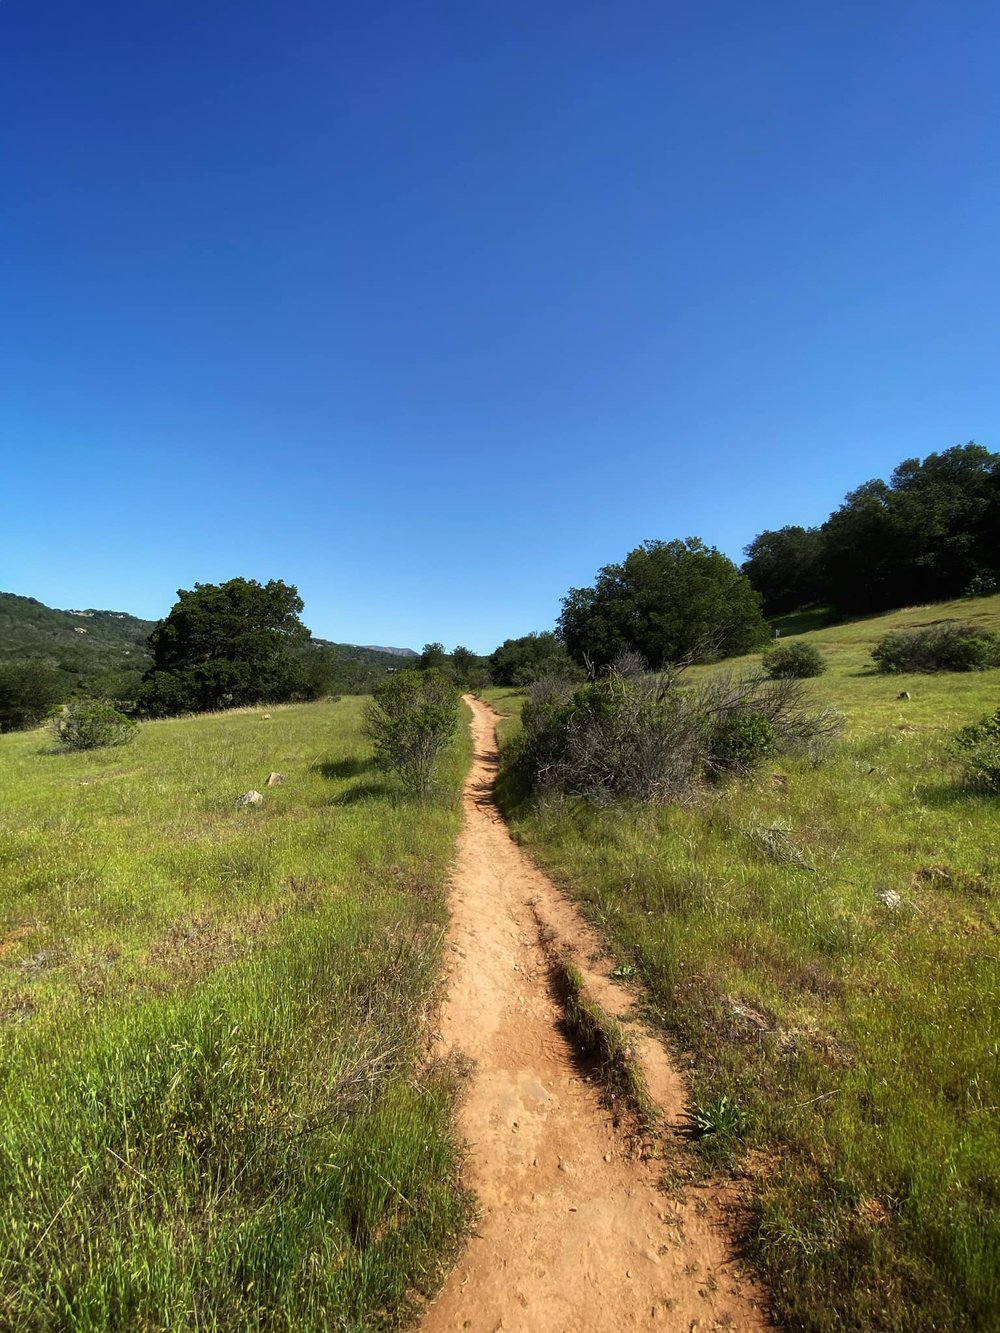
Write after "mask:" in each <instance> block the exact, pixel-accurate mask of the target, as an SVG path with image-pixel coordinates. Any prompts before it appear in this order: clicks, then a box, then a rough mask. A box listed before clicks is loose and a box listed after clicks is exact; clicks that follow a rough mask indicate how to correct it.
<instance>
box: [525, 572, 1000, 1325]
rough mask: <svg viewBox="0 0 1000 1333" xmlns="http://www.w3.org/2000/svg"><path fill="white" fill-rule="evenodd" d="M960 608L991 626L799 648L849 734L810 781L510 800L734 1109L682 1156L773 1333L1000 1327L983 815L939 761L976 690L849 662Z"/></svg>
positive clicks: (872, 631) (837, 637) (770, 774)
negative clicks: (738, 1210)
mask: <svg viewBox="0 0 1000 1333" xmlns="http://www.w3.org/2000/svg"><path fill="white" fill-rule="evenodd" d="M970 607H971V609H972V610H973V611H974V612H975V614H976V616H977V618H979V619H980V620H981V621H982V623H984V624H986V625H991V624H992V625H996V623H997V622H1000V598H989V599H980V600H979V601H978V602H975V603H971V604H970V603H965V602H963V603H959V604H958V605H957V606H956V607H955V608H950V607H946V608H937V607H934V608H917V609H914V610H912V611H910V612H905V613H897V614H896V615H894V616H886V617H882V618H879V619H878V620H870V621H865V622H860V623H859V624H855V625H845V626H837V627H833V628H830V629H826V630H822V631H820V632H818V633H811V634H808V635H806V636H804V637H805V638H806V639H807V640H808V641H811V642H813V643H815V644H816V645H817V647H819V648H820V649H821V651H823V652H824V653H825V654H826V655H827V656H828V659H829V661H830V671H829V673H828V674H827V675H826V676H824V677H822V678H821V679H820V680H817V681H815V682H813V683H810V686H809V689H810V691H811V693H812V695H813V697H814V698H815V699H816V701H817V702H830V703H833V704H834V705H836V706H837V707H839V708H841V709H842V710H843V711H844V712H845V713H846V715H847V717H848V720H849V723H850V732H849V735H848V738H847V739H846V740H845V741H844V742H843V744H842V745H841V747H840V748H839V750H838V752H837V753H836V754H835V756H834V757H833V758H831V759H830V760H828V761H827V762H826V763H824V764H822V765H820V766H819V767H814V766H813V765H812V764H811V763H809V762H807V761H805V760H796V759H782V760H781V761H780V762H778V763H774V764H771V765H769V766H768V767H767V768H766V769H765V770H764V771H763V773H762V774H761V776H760V777H759V778H758V779H755V780H754V781H752V782H750V783H743V784H738V783H734V784H731V785H729V786H726V787H724V788H723V789H722V790H721V791H716V792H711V793H709V792H706V793H704V794H703V795H702V796H701V797H700V798H699V799H698V800H696V801H693V802H690V803H687V804H684V805H682V806H674V807H666V808H650V807H643V806H630V807H627V806H626V807H622V806H619V807H617V808H613V809H608V810H595V809H593V808H592V807H590V806H588V805H586V804H585V803H583V802H580V801H572V800H571V801H562V802H559V803H551V802H550V803H548V804H544V803H543V804H536V805H527V804H525V803H523V801H522V802H521V803H520V804H519V803H518V801H517V794H516V792H510V793H509V812H510V814H511V817H512V819H513V822H514V826H515V830H516V832H517V835H518V837H519V838H520V839H521V840H522V841H523V842H524V843H526V844H527V845H528V846H529V847H530V848H531V850H532V852H533V854H534V855H535V856H536V857H537V858H538V859H539V860H540V861H541V862H542V863H543V864H545V865H546V866H547V867H548V868H549V869H550V870H551V871H552V872H554V873H555V874H556V875H557V876H558V877H559V878H560V879H561V880H562V881H563V882H564V883H565V884H566V885H567V886H568V887H569V889H570V890H571V892H573V893H574V894H575V895H577V896H578V898H579V899H580V901H581V903H582V904H583V906H584V908H585V910H586V911H587V913H588V915H589V916H590V917H591V919H592V920H593V921H594V922H595V923H597V924H598V925H599V926H600V927H601V928H602V929H603V931H604V932H605V936H606V938H607V940H608V942H609V944H610V946H611V947H612V948H613V949H614V950H615V951H616V952H617V953H618V954H619V956H621V957H623V958H626V959H628V961H629V962H631V963H632V964H634V966H635V967H636V969H637V973H638V975H639V976H640V977H641V979H642V981H643V982H644V984H645V992H646V996H647V1003H648V1008H649V1011H650V1013H651V1015H652V1016H653V1017H654V1018H656V1019H657V1020H658V1021H659V1022H660V1023H661V1024H662V1025H663V1026H664V1028H665V1029H666V1030H667V1031H668V1032H670V1033H671V1034H673V1035H674V1036H675V1037H676V1038H677V1039H678V1040H679V1042H680V1043H682V1045H683V1047H684V1048H685V1049H686V1050H687V1051H689V1052H690V1053H691V1055H692V1058H693V1064H692V1078H693V1097H694V1103H695V1108H696V1109H697V1108H698V1107H702V1108H710V1107H712V1106H717V1105H719V1104H721V1101H722V1099H723V1098H726V1099H728V1101H727V1103H726V1104H727V1105H729V1104H732V1105H733V1106H734V1107H736V1108H738V1109H739V1111H740V1113H741V1114H740V1116H739V1124H740V1126H741V1132H740V1133H739V1134H735V1135H734V1134H727V1135H723V1136H716V1135H708V1136H706V1137H705V1138H704V1139H703V1140H702V1143H703V1145H704V1148H705V1151H706V1153H707V1154H708V1158H709V1161H710V1162H711V1163H712V1164H713V1165H716V1166H718V1165H721V1166H723V1167H726V1168H728V1169H730V1170H732V1171H734V1172H735V1173H736V1174H737V1175H738V1176H739V1177H740V1178H741V1179H742V1183H743V1189H744V1192H745V1195H746V1197H747V1199H748V1202H749V1204H750V1207H751V1220H750V1225H749V1231H748V1235H747V1238H746V1239H747V1243H748V1245H749V1246H750V1248H751V1250H752V1252H753V1253H754V1255H755V1256H756V1259H757V1261H758V1263H759V1265H760V1267H761V1269H762V1271H763V1273H764V1274H765V1276H766V1277H767V1279H768V1280H769V1282H770V1283H771V1285H772V1288H773V1290H774V1292H775V1295H776V1304H777V1308H776V1313H777V1315H778V1317H779V1319H780V1320H781V1321H782V1322H783V1323H785V1324H786V1326H788V1327H791V1328H796V1329H807V1330H815V1331H816V1333H820V1331H822V1333H832V1330H841V1329H857V1330H870V1329H876V1330H882V1329H884V1330H890V1329H891V1330H900V1331H902V1330H932V1329H933V1330H946V1329H947V1330H952V1329H954V1330H958V1329H972V1328H976V1329H979V1328H982V1329H987V1328H997V1327H1000V1111H998V1107H1000V948H998V941H997V936H998V933H1000V806H998V804H997V799H996V797H992V798H990V797H985V796H982V795H979V794H977V793H975V792H974V791H971V790H968V789H966V788H964V787H963V786H962V782H961V776H960V769H959V768H958V766H957V765H956V763H955V757H954V753H953V750H952V741H951V737H952V735H953V732H954V729H955V728H956V727H958V726H960V725H961V724H962V723H965V722H969V721H972V720H974V719H976V718H978V717H980V716H982V715H983V714H985V713H987V712H989V711H993V709H994V708H995V707H996V704H997V702H1000V672H997V671H991V672H986V673H983V674H982V675H978V676H975V677H969V676H961V677H952V676H949V677H943V676H942V677H927V676H920V677H893V678H892V679H891V680H887V679H886V678H885V677H878V676H875V675H874V674H872V669H871V666H870V662H869V659H868V648H869V647H870V645H871V644H872V643H874V642H875V641H876V640H877V638H879V637H880V636H881V634H882V633H884V632H885V631H886V630H887V629H891V628H896V627H897V626H899V625H901V624H902V625H905V624H914V623H919V622H920V621H925V622H926V621H930V620H932V619H936V618H940V617H941V616H942V615H948V614H954V615H956V616H959V617H962V618H971V617H970V616H969V611H970ZM728 665H729V664H727V666H728ZM901 689H906V690H908V691H909V692H910V693H911V695H912V698H910V699H900V698H899V697H898V695H899V693H900V691H901ZM500 703H501V706H502V707H503V708H504V709H505V711H507V712H510V713H512V714H515V715H516V699H515V698H513V697H512V696H511V695H510V693H509V692H504V693H503V694H501V695H500ZM514 727H516V716H515V717H512V719H511V721H510V722H508V723H507V724H506V728H507V734H508V735H509V734H510V732H511V729H512V728H514ZM894 894H898V895H899V897H898V901H897V900H896V899H895V898H894V897H893V896H892V895H894Z"/></svg>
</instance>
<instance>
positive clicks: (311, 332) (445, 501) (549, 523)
mask: <svg viewBox="0 0 1000 1333" xmlns="http://www.w3.org/2000/svg"><path fill="white" fill-rule="evenodd" d="M998 68H1000V6H998V5H997V4H996V3H995V0H989V3H986V2H983V3H971V2H965V3H963V0H952V2H951V3H948V4H945V3H943V2H940V0H939V2H938V3H933V4H929V3H921V0H905V3H903V2H900V3H889V2H883V3H879V2H878V0H875V2H874V3H873V2H872V0H864V2H863V3H862V2H860V0H859V2H857V3H855V2H852V0H846V2H845V3H838V4H836V5H820V4H802V3H801V0H796V3H791V2H790V0H788V2H785V0H782V2H781V3H775V2H772V0H760V3H755V4H747V3H746V0H698V3H695V2H694V0H688V2H687V3H684V2H681V3H671V4H667V3H663V0H660V2H659V3H655V4H653V3H644V2H629V0H625V3H621V4H617V5H610V4H608V3H601V4H595V3H587V0H573V3H562V2H561V0H559V2H558V3H553V2H551V0H530V2H529V0H507V2H506V3H504V4H502V5H500V4H479V3H475V2H471V3H470V0H462V2H459V0H449V3H441V2H439V0H427V2H426V3H422V4H414V3H412V0H409V2H408V3H394V2H393V3H389V2H386V3H378V2H377V0H376V2H375V3H372V2H371V0H369V2H368V3H364V4H362V3H353V2H347V0H343V2H342V3H336V4H330V3H329V2H328V0H327V2H326V3H320V2H319V0H286V3H283V4H280V5H279V4H277V3H275V2H274V0H270V2H269V3H262V2H261V0H212V3H210V4H205V3H204V0H197V2H195V0H171V2H170V3H169V4H167V3H156V0H143V2H142V3H136V0H127V2H126V0H103V2H102V3H100V4H95V3H93V2H91V3H89V4H84V3H70V2H69V0H30V3H29V0H4V3H3V4H2V5H0V115H2V124H3V131H2V137H0V453H2V457H3V466H2V473H0V475H2V477H3V483H4V487H5V491H6V494H5V497H4V506H3V522H2V527H0V588H3V589H5V590H9V591H14V592H20V593H25V594H28V595H33V596H36V597H38V598H40V599H41V600H43V601H45V602H48V603H49V604H53V605H60V606H78V605H94V606H107V607H114V608H121V609H127V610H130V611H133V612H135V613H137V614H140V615H147V616H157V615H161V614H165V612H166V611H167V610H168V609H169V606H170V605H171V603H172V601H173V599H174V593H175V590H176V589H177V588H179V587H190V586H191V585H192V584H193V583H194V582H195V581H200V582H215V581H218V580H221V579H225V578H228V577H231V576H233V575H237V574H239V575H244V576H247V577H258V578H261V579H267V578H271V577H275V578H284V579H286V580H288V581H290V582H294V583H296V584H297V585H298V587H299V590H300V592H301V594H302V596H303V597H304V599H305V602H306V613H305V617H304V618H305V620H306V623H307V624H309V625H310V627H311V628H312V629H313V630H314V632H315V633H317V634H320V635H322V636H324V637H329V638H334V639H341V640H350V641H354V642H366V643H367V642H382V643H397V644H406V645H412V646H414V647H420V645H421V644H422V643H423V642H425V641H426V640H432V639H440V640H442V641H443V642H444V643H445V644H446V645H447V646H448V647H451V646H453V645H454V644H456V643H464V644H467V645H468V646H470V647H472V648H474V649H477V650H479V651H489V650H490V649H491V648H493V647H494V646H495V645H496V644H497V643H498V642H499V641H500V640H502V639H503V638H506V637H507V636H509V635H516V634H521V633H525V632H527V631H528V630H532V629H541V628H548V627H550V626H551V625H552V623H553V620H554V618H555V616H556V615H557V613H558V609H559V599H560V597H561V596H562V595H563V594H564V593H565V592H566V590H567V589H568V588H569V587H570V586H572V585H575V584H581V583H589V582H590V581H591V580H592V579H593V576H594V574H595V573H596V571H597V569H598V567H599V566H601V565H602V564H604V563H606V562H608V561H611V560H617V559H620V558H621V557H622V556H624V554H625V553H626V552H627V551H628V550H629V549H631V548H632V547H633V546H635V545H637V544H638V543H639V542H640V541H642V540H644V539H645V538H650V537H659V538H664V539H669V538H672V537H676V536H681V537H685V536H689V535H699V536H701V537H703V538H704V539H705V540H706V541H708V542H710V543H712V544H714V545H717V546H719V547H720V548H721V549H722V550H724V551H726V552H727V553H728V554H729V555H731V556H733V557H734V558H736V559H739V558H740V554H741V548H742V547H743V546H744V545H745V544H746V543H747V542H748V541H750V540H751V539H752V538H753V536H754V535H755V534H756V533H757V532H759V531H761V530H762V529H763V528H767V527H778V526H781V525H782V524H784V523H790V522H802V523H810V522H818V521H822V519H823V518H825V517H826V515H827V514H828V513H829V511H830V510H831V508H833V507H835V506H836V504H837V503H839V501H840V499H841V497H842V496H843V494H844V492H845V491H846V490H848V489H849V488H851V487H853V486H854V485H857V484H859V483H860V482H862V481H864V480H867V479H868V478H869V477H872V476H878V475H886V474H887V473H888V472H889V471H890V470H891V468H892V467H893V466H894V465H895V464H896V463H897V462H899V461H900V460H901V459H903V458H905V457H908V456H912V455H924V454H926V453H928V452H930V451H932V450H935V449H943V448H947V447H948V446H949V445H951V444H955V443H959V442H964V441H966V440H969V439H976V440H978V441H979V442H980V443H983V444H986V445H988V446H990V447H992V448H1000V430H998V429H997V425H998V420H1000V365H998V352H1000V299H998V297H1000V291H998V287H1000V281H998V280H1000V235H998V225H997V224H998V217H1000V151H998V144H1000V80H998V79H997V77H996V71H997V69H998Z"/></svg>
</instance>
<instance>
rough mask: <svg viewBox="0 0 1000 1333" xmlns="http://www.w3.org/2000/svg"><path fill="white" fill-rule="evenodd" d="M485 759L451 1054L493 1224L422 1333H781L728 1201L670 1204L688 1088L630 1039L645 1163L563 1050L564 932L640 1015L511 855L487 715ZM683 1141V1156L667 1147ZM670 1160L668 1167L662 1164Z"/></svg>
mask: <svg viewBox="0 0 1000 1333" xmlns="http://www.w3.org/2000/svg"><path fill="white" fill-rule="evenodd" d="M467 702H468V704H469V706H470V707H471V708H472V711H473V740H474V745H475V758H474V761H473V767H472V770H471V772H470V775H469V779H468V782H467V785H466V790H465V813H466V818H465V827H464V829H463V832H462V835H461V838H460V841H459V846H458V858H457V862H456V867H455V872H454V878H453V885H452V895H451V911H452V920H451V926H450V931H449V941H448V945H449V953H448V959H449V974H448V985H447V995H446V1000H445V1003H444V1006H443V1011H442V1015H441V1034H440V1042H439V1046H440V1050H441V1052H442V1053H447V1052H450V1051H456V1050H457V1051H460V1052H462V1053H463V1054H464V1055H466V1056H468V1057H470V1058H471V1060H472V1061H473V1063H474V1068H473V1073H472V1076H471V1079H470V1084H469V1087H468V1089H467V1092H466V1095H465V1098H464V1101H463V1104H462V1106H461V1108H460V1113H459V1125H460V1130H461V1133H462V1134H463V1136H464V1138H465V1140H466V1143H467V1145H468V1159H467V1164H466V1173H465V1178H466V1183H467V1184H468V1185H469V1186H470V1188H471V1189H472V1190H473V1191H474V1192H475V1194H476V1195H477V1197H478V1200H479V1204H480V1210H481V1216H480V1219H479V1222H478V1225H477V1227H476V1230H475V1233H474V1235H473V1237H472V1238H471V1240H470V1241H469V1244H468V1247H467V1249H466V1251H465V1253H464V1254H463V1256H462V1258H461V1260H460V1262H459V1263H458V1265H457V1267H456V1268H455V1270H454V1271H453V1272H452V1274H451V1276H450V1277H449V1279H448V1281H447V1282H446V1283H445V1286H444V1288H443V1290H442V1291H441V1293H440V1295H439V1296H438V1298H437V1300H436V1301H435V1302H434V1303H433V1304H432V1305H431V1306H430V1307H429V1308H428V1309H427V1311H426V1312H425V1315H424V1317H423V1320H422V1323H421V1329H422V1330H423V1333H442V1331H443V1330H452V1329H463V1330H466V1329H468V1330H472V1333H495V1330H498V1329H503V1330H507V1331H508V1333H550V1330H551V1333H582V1331H583V1330H588V1333H589V1331H590V1330H593V1331H594V1333H597V1330H600V1331H601V1333H615V1331H616V1330H620V1329H635V1328H645V1327H647V1326H649V1325H655V1326H656V1327H658V1328H664V1329H671V1330H683V1331H684V1333H690V1331H691V1330H693V1329H697V1330H699V1331H700V1333H708V1330H710V1329H738V1330H744V1329H759V1328H765V1327H769V1326H770V1325H769V1321H768V1319H767V1317H766V1315H765V1313H764V1305H763V1298H762V1294H761V1292H760V1291H759V1290H758V1289H756V1288H755V1287H754V1286H753V1284H752V1282H751V1281H750V1280H749V1279H748V1278H747V1276H746V1275H745V1274H744V1273H742V1272H741V1271H740V1269H739V1266H738V1264H737V1263H736V1262H735V1261H734V1259H733V1256H732V1253H731V1248H730V1246H729V1244H728V1242H727V1239H726V1231H725V1206H726V1198H725V1195H724V1192H722V1191H720V1190H711V1189H704V1188H699V1189H692V1188H686V1189H685V1191H684V1197H683V1198H680V1197H676V1196H675V1195H674V1194H667V1193H664V1192H663V1191H662V1190H661V1189H660V1188H659V1186H658V1182H659V1180H660V1178H661V1176H662V1175H663V1171H664V1168H665V1165H668V1164H669V1163H665V1162H664V1160H663V1154H664V1153H665V1154H666V1155H667V1157H668V1158H669V1156H670V1154H671V1153H672V1152H683V1149H681V1148H680V1146H679V1144H678V1143H677V1127H678V1125H679V1124H680V1123H681V1122H682V1121H683V1115H684V1099H685V1088H684V1084H683V1081H682V1079H681V1077H680V1076H679V1075H678V1074H677V1072H676V1071H675V1070H674V1069H673V1068H672V1066H671V1065H670V1062H669V1060H668V1058H667V1056H666V1054H665V1052H664V1050H663V1048H662V1046H661V1045H660V1044H659V1043H658V1042H656V1041H655V1040H654V1039H653V1038H651V1037H649V1036H648V1035H644V1034H642V1033H641V1032H640V1031H638V1029H635V1028H631V1025H630V1030H633V1031H635V1035H636V1042H635V1044H636V1047H637V1049H638V1053H639V1058H640V1061H641V1063H642V1064H643V1067H644V1070H645V1073H646V1077H647V1081H648V1084H649V1090H650V1093H651V1095H652V1098H653V1100H654V1102H655V1103H656V1104H657V1105H658V1107H659V1108H660V1109H661V1111H662V1114H663V1123H662V1125H661V1126H660V1132H659V1133H658V1134H656V1135H646V1136H645V1146H646V1148H647V1151H646V1152H645V1153H644V1152H642V1151H641V1149H640V1150H638V1151H637V1148H638V1147H639V1145H637V1144H636V1142H635V1140H634V1139H633V1140H632V1141H631V1143H630V1142H629V1141H628V1140H627V1138H626V1137H625V1136H624V1134H623V1132H622V1130H621V1129H617V1128H616V1127H615V1125H614V1123H613V1116H612V1113H611V1112H610V1111H609V1110H608V1109H607V1108H606V1107H605V1105H603V1104H602V1100H601V1092H600V1089H599V1088H598V1087H596V1086H595V1085H594V1084H593V1083H592V1082H591V1081H590V1080H589V1079H588V1078H587V1076H586V1074H585V1072H584V1071H583V1069H582V1068H581V1065H580V1063H579V1060H578V1058H577V1056H576V1055H575V1053H574V1051H573V1050H572V1048H571V1047H570V1045H569V1043H568V1042H567V1040H566V1038H565V1037H564V1036H563V1035H562V1032H561V1030H560V1026H559V1009H558V1006H557V1004H556V1002H555V1000H554V998H553V996H552V994H551V992H550V988H549V984H548V969H547V966H546V958H545V954H544V952H543V949H542V945H541V938H540V933H541V931H542V930H543V929H548V930H554V931H555V933H556V936H557V938H558V941H559V944H560V946H565V947H567V948H568V949H569V950H570V952H571V953H572V955H573V960H574V962H575V963H576V965H577V967H579V969H580V970H581V972H583V974H584V977H585V980H586V983H587V987H588V989H589V990H590V991H591V993H592V994H593V995H594V996H595V998H597V999H598V1000H599V1001H600V1002H601V1003H602V1004H603V1006H604V1007H605V1009H607V1010H608V1011H609V1012H613V1013H615V1014H617V1015H621V1016H625V1015H627V1010H628V997H627V996H626V995H624V994H623V992H622V990H621V988H620V987H618V986H616V985H615V983H614V982H612V981H610V980H609V979H608V978H607V976H606V975H602V973H601V971H600V968H599V965H596V966H595V965H594V964H593V963H592V962H591V961H590V959H591V956H592V955H593V954H594V953H595V951H596V950H597V947H598V946H597V941H596V939H595V937H594V936H593V935H592V934H591V932H590V930H589V929H588V927H587V926H586V925H585V924H584V923H583V921H582V920H581V918H580V917H579V915H578V914H577V912H576V910H575V909H574V908H573V907H572V906H571V905H570V904H569V903H568V902H567V900H566V899H565V898H563V897H562V896H561V894H560V893H559V891H558V890H557V889H556V888H555V886H554V885H553V884H552V883H551V881H550V880H548V879H546V877H545V876H544V875H542V874H541V873H540V871H538V870H537V869H536V868H535V867H534V866H533V865H532V864H531V862H530V861H529V860H528V859H527V857H526V856H525V854H524V853H523V852H522V851H521V850H520V848H518V846H517V845H516V844H515V843H514V842H513V841H512V839H511V838H510V835H509V834H508V832H507V827H506V825H505V824H504V823H503V821H502V820H501V818H500V816H499V813H498V812H497V810H496V807H495V805H494V801H493V780H494V776H495V772H496V725H495V724H496V720H497V719H496V714H494V713H493V711H492V710H491V709H489V708H488V707H487V706H486V705H485V704H483V703H481V702H479V701H478V700H476V699H471V698H470V699H468V700H467ZM672 1141H673V1146H672ZM658 1159H659V1160H658Z"/></svg>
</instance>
